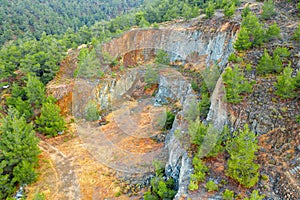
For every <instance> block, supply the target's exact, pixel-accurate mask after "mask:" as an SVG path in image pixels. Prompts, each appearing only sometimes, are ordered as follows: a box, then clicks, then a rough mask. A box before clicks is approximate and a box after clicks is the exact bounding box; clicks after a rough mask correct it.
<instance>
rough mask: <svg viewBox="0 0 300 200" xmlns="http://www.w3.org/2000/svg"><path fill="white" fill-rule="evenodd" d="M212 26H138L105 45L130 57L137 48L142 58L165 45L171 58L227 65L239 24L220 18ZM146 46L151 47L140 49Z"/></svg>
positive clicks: (202, 63)
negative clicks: (141, 27) (153, 27)
mask: <svg viewBox="0 0 300 200" xmlns="http://www.w3.org/2000/svg"><path fill="white" fill-rule="evenodd" d="M212 23H214V22H212ZM210 28H211V29H209V28H208V27H206V26H201V25H200V26H199V25H197V26H190V27H184V26H183V27H180V25H178V26H176V28H174V27H169V28H160V29H146V30H145V29H134V30H131V31H128V32H126V33H125V34H123V35H122V36H121V37H120V38H115V39H113V40H112V41H111V42H109V43H107V44H105V45H104V46H103V49H104V50H105V51H107V52H109V53H110V54H111V55H112V56H114V57H119V56H124V57H126V54H128V53H130V52H133V51H134V55H135V56H136V54H137V53H140V54H144V56H142V58H147V55H146V54H149V53H151V49H153V50H157V49H163V50H165V51H166V52H168V53H169V54H170V58H171V61H175V60H184V61H187V62H189V63H192V64H195V65H196V66H197V67H199V68H201V67H202V68H203V67H205V66H206V65H210V64H212V63H214V62H218V63H220V65H221V66H224V65H225V63H226V62H227V58H228V56H229V54H230V53H231V52H232V50H233V44H232V40H233V38H234V35H235V32H236V29H237V25H236V24H235V23H232V22H227V23H223V24H222V23H220V22H219V23H218V22H216V24H214V27H210ZM145 49H146V50H147V49H148V50H147V51H137V50H145Z"/></svg>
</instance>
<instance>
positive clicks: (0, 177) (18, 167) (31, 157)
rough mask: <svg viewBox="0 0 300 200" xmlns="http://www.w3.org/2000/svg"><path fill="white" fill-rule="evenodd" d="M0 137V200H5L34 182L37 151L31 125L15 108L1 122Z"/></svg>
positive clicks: (36, 140) (35, 138)
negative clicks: (21, 187) (17, 189)
mask: <svg viewBox="0 0 300 200" xmlns="http://www.w3.org/2000/svg"><path fill="white" fill-rule="evenodd" d="M0 136H1V140H0V183H1V184H0V199H5V198H6V197H7V196H9V195H11V194H12V193H13V192H14V191H15V190H16V186H18V185H20V184H21V185H23V184H29V183H32V182H33V181H34V180H35V179H36V173H35V171H34V168H35V167H36V165H37V162H38V157H37V156H38V154H39V148H38V147H37V144H38V139H37V137H36V136H35V133H34V131H33V127H32V125H31V124H27V123H26V120H25V118H24V117H23V116H21V117H20V114H19V113H18V111H17V110H16V109H14V108H9V109H8V114H7V116H6V117H4V118H3V119H2V120H1V121H0Z"/></svg>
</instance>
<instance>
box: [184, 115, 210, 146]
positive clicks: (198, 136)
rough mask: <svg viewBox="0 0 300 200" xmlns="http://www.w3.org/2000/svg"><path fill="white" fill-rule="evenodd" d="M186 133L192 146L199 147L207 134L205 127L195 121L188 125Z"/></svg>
mask: <svg viewBox="0 0 300 200" xmlns="http://www.w3.org/2000/svg"><path fill="white" fill-rule="evenodd" d="M188 133H189V135H190V141H191V143H192V144H195V145H201V144H202V142H203V140H204V137H205V135H206V133H207V126H205V125H204V124H203V123H202V122H200V120H199V119H196V121H195V122H190V123H189V128H188Z"/></svg>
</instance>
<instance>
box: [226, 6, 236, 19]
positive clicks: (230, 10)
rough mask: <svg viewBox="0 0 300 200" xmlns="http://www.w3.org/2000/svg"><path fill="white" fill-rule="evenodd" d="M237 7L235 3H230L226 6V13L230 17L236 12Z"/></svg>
mask: <svg viewBox="0 0 300 200" xmlns="http://www.w3.org/2000/svg"><path fill="white" fill-rule="evenodd" d="M235 9H236V7H235V5H234V3H232V4H231V5H230V4H228V5H227V6H225V8H224V15H225V16H226V17H228V18H231V17H232V16H233V15H234V13H235Z"/></svg>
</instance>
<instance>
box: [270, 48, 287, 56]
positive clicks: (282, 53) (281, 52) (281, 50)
mask: <svg viewBox="0 0 300 200" xmlns="http://www.w3.org/2000/svg"><path fill="white" fill-rule="evenodd" d="M276 55H277V56H279V57H280V58H287V57H289V56H290V55H291V53H290V52H289V50H288V49H287V48H285V47H276V49H275V50H274V51H273V57H275V56H276Z"/></svg>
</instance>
